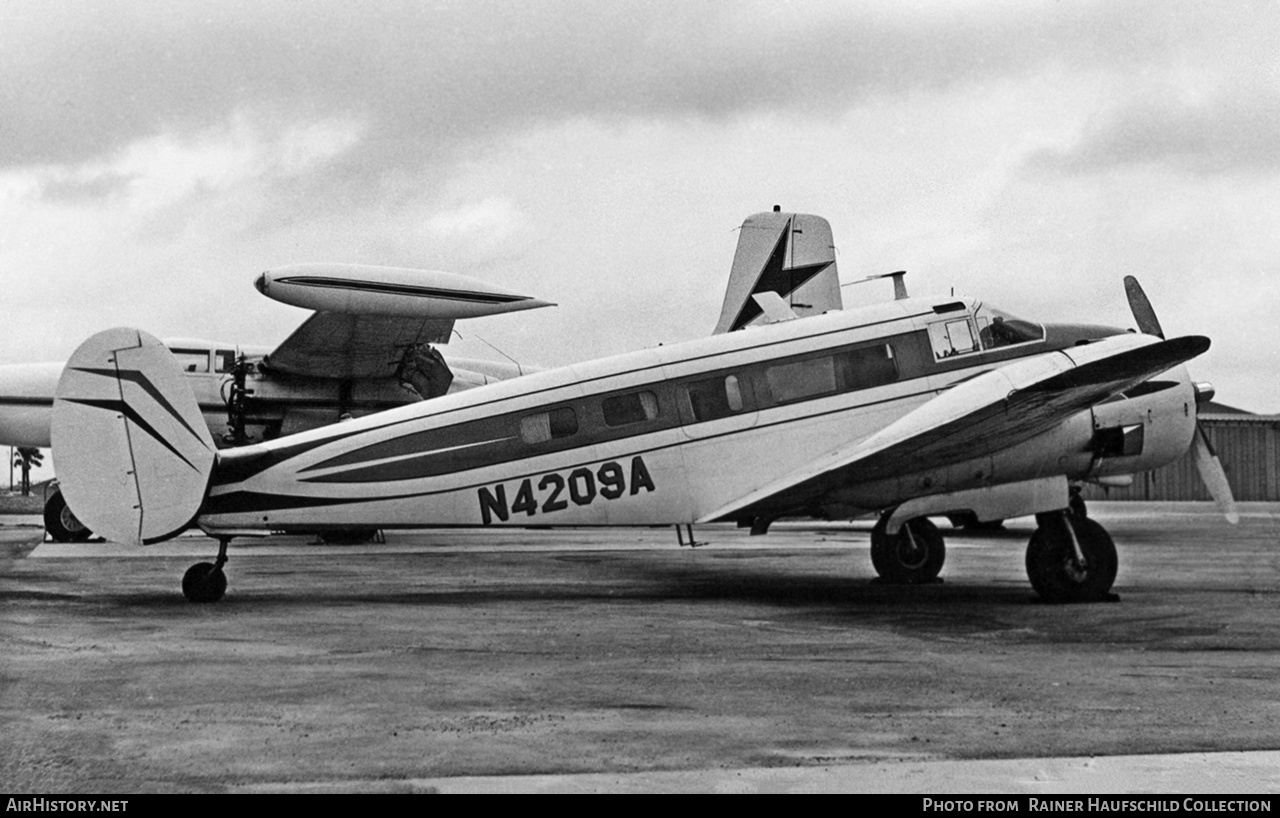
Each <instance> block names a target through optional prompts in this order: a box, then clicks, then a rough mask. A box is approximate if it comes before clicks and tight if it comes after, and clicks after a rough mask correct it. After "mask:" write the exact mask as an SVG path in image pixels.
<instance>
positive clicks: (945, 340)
mask: <svg viewBox="0 0 1280 818" xmlns="http://www.w3.org/2000/svg"><path fill="white" fill-rule="evenodd" d="M929 342H930V343H931V344H932V345H933V357H934V358H937V359H939V360H940V359H942V358H950V357H952V356H954V355H964V354H966V353H969V352H973V351H974V350H975V349H977V343H976V342H975V341H974V338H973V329H972V328H971V327H970V326H969V319H968V318H964V319H961V320H958V321H940V322H938V323H937V324H930V325H929Z"/></svg>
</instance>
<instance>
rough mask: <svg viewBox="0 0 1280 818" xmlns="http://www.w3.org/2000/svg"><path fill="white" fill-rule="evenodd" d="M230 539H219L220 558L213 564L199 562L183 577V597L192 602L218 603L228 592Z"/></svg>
mask: <svg viewBox="0 0 1280 818" xmlns="http://www.w3.org/2000/svg"><path fill="white" fill-rule="evenodd" d="M229 542H231V538H230V537H219V538H218V558H217V559H216V560H215V561H213V562H197V563H196V564H195V565H193V566H191V567H190V568H188V569H187V573H185V574H183V575H182V595H183V596H185V597H186V598H187V600H188V601H190V602H217V601H218V600H219V599H222V596H223V594H225V593H226V592H227V575H226V574H224V573H223V572H222V566H224V565H226V564H227V543H229Z"/></svg>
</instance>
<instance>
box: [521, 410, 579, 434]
mask: <svg viewBox="0 0 1280 818" xmlns="http://www.w3.org/2000/svg"><path fill="white" fill-rule="evenodd" d="M577 431H578V416H577V414H576V413H575V412H574V411H573V409H572V408H570V407H568V406H561V407H560V408H559V409H552V410H551V411H550V412H539V413H538V414H536V415H529V416H528V417H525V418H521V419H520V437H521V439H522V440H524V442H525V443H545V442H546V441H548V440H555V439H557V438H562V437H569V436H570V435H572V434H574V433H575V432H577Z"/></svg>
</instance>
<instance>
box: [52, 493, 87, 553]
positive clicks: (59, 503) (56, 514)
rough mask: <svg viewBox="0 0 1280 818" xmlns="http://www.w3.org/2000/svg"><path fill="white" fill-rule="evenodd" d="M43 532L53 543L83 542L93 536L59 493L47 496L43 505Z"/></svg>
mask: <svg viewBox="0 0 1280 818" xmlns="http://www.w3.org/2000/svg"><path fill="white" fill-rule="evenodd" d="M44 530H45V531H48V532H49V536H50V537H53V541H54V542H85V541H87V540H88V539H89V538H90V537H92V536H93V532H92V531H90V530H89V529H88V528H87V527H85V524H84V523H82V522H80V521H79V520H78V519H76V515H74V514H72V513H71V509H70V508H69V507H68V506H67V500H66V498H64V497H63V496H62V492H61V491H55V492H54V493H53V494H51V495H49V499H48V500H46V501H45V503H44Z"/></svg>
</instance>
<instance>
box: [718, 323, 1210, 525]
mask: <svg viewBox="0 0 1280 818" xmlns="http://www.w3.org/2000/svg"><path fill="white" fill-rule="evenodd" d="M1208 348H1209V339H1208V338H1204V337H1200V336H1189V337H1185V338H1175V339H1173V340H1170V341H1157V340H1156V339H1154V338H1152V337H1150V336H1145V335H1121V336H1115V337H1112V338H1106V339H1103V340H1101V341H1096V342H1094V343H1092V344H1088V345H1086V346H1080V347H1074V348H1072V349H1070V350H1064V351H1061V352H1053V353H1047V354H1044V355H1038V356H1035V357H1033V358H1024V359H1020V360H1017V361H1015V362H1013V363H1010V364H1006V365H1005V366H1002V367H1000V368H999V369H994V370H992V371H990V372H986V373H984V374H982V375H979V376H977V377H975V378H973V379H971V380H968V381H965V382H963V383H961V384H959V385H957V386H955V387H953V388H952V389H950V390H948V391H947V392H944V393H943V394H941V395H939V396H938V397H936V398H934V399H933V400H931V401H929V402H928V403H926V404H925V405H923V406H921V407H920V408H918V409H916V410H915V411H913V412H911V413H909V414H907V415H906V416H904V417H902V418H900V419H898V420H897V421H896V422H894V423H892V424H890V425H889V426H887V427H885V428H884V429H882V430H880V431H879V432H878V433H876V434H874V435H872V436H871V437H869V438H866V439H865V440H862V441H858V442H853V443H850V444H847V445H846V446H842V447H840V448H838V449H836V450H834V451H832V452H831V453H830V454H829V455H827V456H826V457H823V458H819V459H818V460H816V461H814V462H812V463H809V464H807V465H806V466H804V467H803V468H801V469H799V470H797V471H795V472H793V473H792V474H790V475H787V476H786V477H784V478H782V479H781V480H778V481H775V482H773V483H772V484H770V485H768V486H765V487H763V488H761V489H759V490H757V491H754V492H752V493H750V494H748V495H747V496H745V497H742V498H740V499H738V500H736V501H734V502H732V503H730V504H728V505H726V506H724V507H722V508H719V509H717V510H716V511H714V512H713V513H711V514H708V515H706V516H704V517H703V518H702V519H700V520H698V522H713V521H719V520H725V519H735V518H742V517H748V516H755V515H773V516H781V515H783V514H787V513H792V512H793V511H794V510H796V509H801V508H804V507H805V506H806V505H808V504H811V503H813V502H815V501H817V500H818V499H820V498H821V497H823V495H825V494H827V493H828V492H830V491H832V490H834V489H836V488H839V487H844V486H855V485H858V484H860V483H869V482H872V481H875V480H881V479H885V478H888V477H892V476H895V475H902V474H905V473H910V472H912V471H916V470H921V471H922V470H925V469H931V468H935V469H936V468H940V467H944V466H948V465H952V464H955V463H960V462H963V461H965V460H967V459H970V458H972V457H973V456H974V453H975V452H981V451H998V450H1001V449H1005V448H1009V447H1011V446H1015V445H1017V444H1019V443H1022V442H1025V441H1027V440H1030V439H1031V438H1033V437H1035V436H1036V435H1038V434H1041V433H1042V432H1045V431H1048V430H1049V429H1052V428H1053V427H1054V426H1056V425H1058V424H1059V423H1062V422H1063V421H1064V420H1066V419H1067V418H1068V417H1070V416H1071V415H1073V414H1075V413H1076V412H1080V411H1083V410H1085V409H1088V408H1089V407H1091V406H1093V405H1094V404H1096V403H1098V402H1100V401H1103V400H1105V399H1107V398H1108V397H1110V396H1112V395H1115V394H1118V393H1120V392H1123V391H1125V390H1127V389H1131V388H1133V387H1134V386H1136V385H1137V384H1139V383H1141V382H1143V381H1145V380H1147V379H1148V378H1151V377H1153V376H1155V375H1158V374H1160V373H1161V372H1164V371H1166V370H1168V369H1170V368H1172V367H1174V366H1177V365H1178V364H1180V363H1183V362H1185V361H1188V360H1190V359H1191V358H1194V357H1195V356H1197V355H1199V354H1201V353H1202V352H1204V351H1205V350H1206V349H1208Z"/></svg>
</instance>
